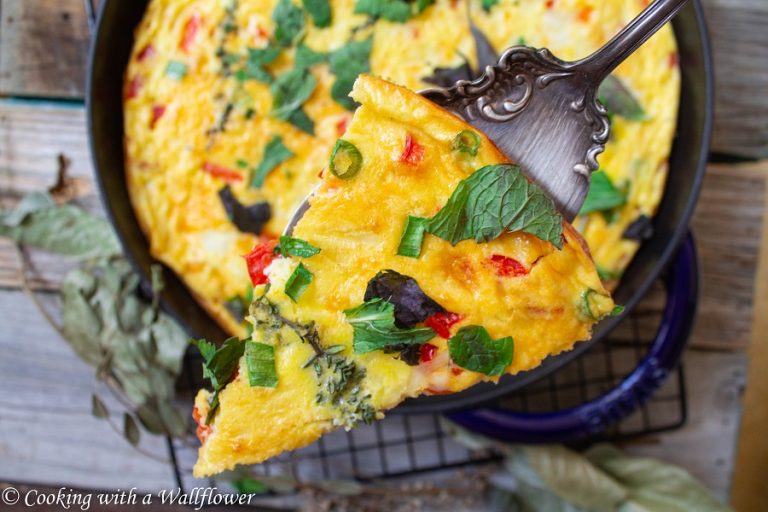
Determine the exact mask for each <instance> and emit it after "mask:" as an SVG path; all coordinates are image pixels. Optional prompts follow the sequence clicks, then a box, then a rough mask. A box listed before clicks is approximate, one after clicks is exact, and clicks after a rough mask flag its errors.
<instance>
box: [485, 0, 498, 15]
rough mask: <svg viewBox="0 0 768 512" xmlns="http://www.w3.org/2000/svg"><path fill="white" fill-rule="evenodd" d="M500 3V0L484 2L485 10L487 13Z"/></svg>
mask: <svg viewBox="0 0 768 512" xmlns="http://www.w3.org/2000/svg"><path fill="white" fill-rule="evenodd" d="M498 3H499V0H483V2H482V6H483V10H485V11H486V12H487V11H490V10H491V7H493V6H494V5H496V4H498Z"/></svg>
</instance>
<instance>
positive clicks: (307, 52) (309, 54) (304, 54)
mask: <svg viewBox="0 0 768 512" xmlns="http://www.w3.org/2000/svg"><path fill="white" fill-rule="evenodd" d="M327 60H328V54H327V53H322V52H316V51H315V50H313V49H311V48H310V47H308V46H306V45H304V44H300V45H299V46H298V47H297V48H296V53H295V54H294V56H293V67H294V69H302V70H304V69H309V68H310V67H312V66H314V65H315V64H320V63H321V62H325V61H327Z"/></svg>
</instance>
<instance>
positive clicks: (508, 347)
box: [448, 325, 515, 376]
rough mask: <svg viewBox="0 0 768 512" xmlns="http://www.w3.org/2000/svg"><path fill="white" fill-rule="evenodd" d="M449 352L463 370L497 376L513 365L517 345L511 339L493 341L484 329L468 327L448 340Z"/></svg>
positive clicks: (475, 326)
mask: <svg viewBox="0 0 768 512" xmlns="http://www.w3.org/2000/svg"><path fill="white" fill-rule="evenodd" d="M448 352H449V353H450V355H451V359H452V360H453V362H454V363H456V365H458V366H460V367H461V368H464V369H465V370H470V371H473V372H477V373H482V374H483V375H491V376H495V375H501V374H503V373H504V371H505V370H506V368H507V366H509V365H510V364H511V363H512V358H513V356H514V353H515V343H514V341H513V340H512V338H511V337H506V338H501V339H498V340H493V339H492V338H491V335H490V334H488V331H486V330H485V328H484V327H480V326H477V325H468V326H466V327H462V328H461V329H459V331H458V332H457V333H456V334H455V335H454V336H453V337H452V338H451V339H449V340H448Z"/></svg>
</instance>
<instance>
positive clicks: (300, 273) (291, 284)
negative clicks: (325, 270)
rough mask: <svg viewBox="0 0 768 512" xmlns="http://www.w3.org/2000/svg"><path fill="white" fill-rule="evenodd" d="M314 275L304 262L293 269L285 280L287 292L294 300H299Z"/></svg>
mask: <svg viewBox="0 0 768 512" xmlns="http://www.w3.org/2000/svg"><path fill="white" fill-rule="evenodd" d="M313 277H314V275H313V274H312V272H310V271H309V269H307V267H305V266H304V264H303V263H299V266H298V267H296V268H295V269H294V270H293V273H292V274H291V275H290V277H289V278H288V281H286V282H285V294H286V295H287V296H288V297H290V298H291V300H292V301H293V302H298V301H299V299H300V298H301V296H302V295H304V292H305V291H306V289H307V287H308V286H309V285H310V284H311V283H312V278H313Z"/></svg>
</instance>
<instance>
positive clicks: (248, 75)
mask: <svg viewBox="0 0 768 512" xmlns="http://www.w3.org/2000/svg"><path fill="white" fill-rule="evenodd" d="M278 55H280V48H278V47H276V46H267V47H266V48H248V58H247V59H246V61H245V67H244V68H243V69H241V70H238V71H236V72H235V78H236V79H237V80H238V81H240V82H244V81H245V80H256V81H259V82H262V83H265V84H271V83H272V81H273V78H272V75H271V74H270V73H269V71H267V70H266V69H265V68H264V66H266V65H267V64H270V63H272V62H274V60H275V59H277V57H278Z"/></svg>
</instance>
